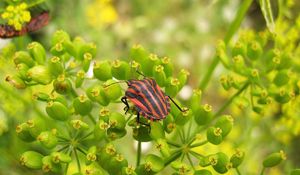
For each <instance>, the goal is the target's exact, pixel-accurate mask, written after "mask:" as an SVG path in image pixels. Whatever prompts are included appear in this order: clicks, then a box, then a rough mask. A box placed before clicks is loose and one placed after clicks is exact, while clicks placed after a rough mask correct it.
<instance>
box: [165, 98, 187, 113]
mask: <svg viewBox="0 0 300 175" xmlns="http://www.w3.org/2000/svg"><path fill="white" fill-rule="evenodd" d="M168 97H169V99H170V100H171V101H172V102H173V103H174V105H175V106H176V107H177V108H178V109H179V110H180V111H181V112H186V111H188V110H189V109H185V110H183V109H182V108H181V107H180V106H179V105H178V104H177V103H176V102H175V101H174V100H173V99H172V98H171V97H170V96H168Z"/></svg>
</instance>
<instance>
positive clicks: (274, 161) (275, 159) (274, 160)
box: [263, 150, 286, 168]
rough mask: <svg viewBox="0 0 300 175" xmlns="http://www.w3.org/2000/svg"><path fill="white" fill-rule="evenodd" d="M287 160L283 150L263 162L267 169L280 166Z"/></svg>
mask: <svg viewBox="0 0 300 175" xmlns="http://www.w3.org/2000/svg"><path fill="white" fill-rule="evenodd" d="M285 159H286V155H285V153H284V152H283V151H282V150H281V151H280V152H276V153H272V154H270V155H269V156H268V157H266V158H265V159H264V161H263V166H264V167H265V168H269V167H274V166H276V165H278V164H279V163H280V162H281V161H282V160H285Z"/></svg>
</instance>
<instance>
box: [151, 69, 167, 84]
mask: <svg viewBox="0 0 300 175" xmlns="http://www.w3.org/2000/svg"><path fill="white" fill-rule="evenodd" d="M153 77H154V79H155V81H156V82H157V84H158V85H159V86H161V87H164V86H165V83H166V80H167V77H166V74H165V72H164V67H163V66H162V65H157V66H154V69H153Z"/></svg>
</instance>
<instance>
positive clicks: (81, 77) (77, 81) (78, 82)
mask: <svg viewBox="0 0 300 175" xmlns="http://www.w3.org/2000/svg"><path fill="white" fill-rule="evenodd" d="M84 78H85V72H84V71H83V70H80V71H78V72H77V74H76V79H75V87H76V88H79V87H81V85H82V83H83V81H84Z"/></svg>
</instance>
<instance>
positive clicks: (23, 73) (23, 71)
mask: <svg viewBox="0 0 300 175" xmlns="http://www.w3.org/2000/svg"><path fill="white" fill-rule="evenodd" d="M28 69H29V67H28V66H27V65H26V64H24V63H20V64H18V65H17V66H16V70H17V73H18V76H19V77H20V78H21V79H22V80H25V81H30V78H28V77H27V71H28Z"/></svg>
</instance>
